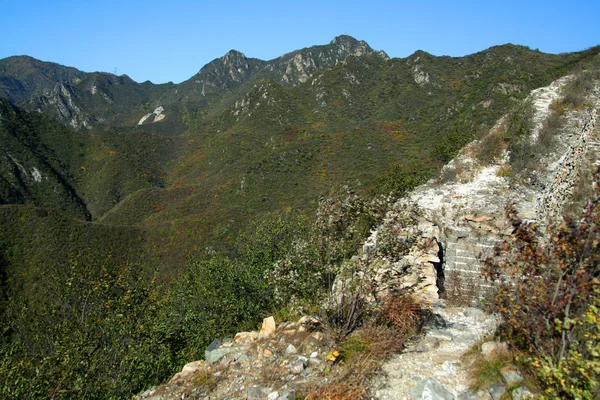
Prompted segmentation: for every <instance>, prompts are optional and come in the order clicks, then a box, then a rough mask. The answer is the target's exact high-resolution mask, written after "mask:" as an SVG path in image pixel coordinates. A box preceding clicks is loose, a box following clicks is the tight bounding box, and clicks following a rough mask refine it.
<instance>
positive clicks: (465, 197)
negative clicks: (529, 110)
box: [410, 77, 600, 304]
mask: <svg viewBox="0 0 600 400" xmlns="http://www.w3.org/2000/svg"><path fill="white" fill-rule="evenodd" d="M570 79H572V78H571V77H565V78H561V79H559V80H558V81H556V82H554V83H552V84H551V85H550V86H548V87H545V88H540V89H537V90H534V91H533V92H532V93H531V95H530V99H531V100H532V102H533V106H534V110H535V115H534V117H533V120H534V129H533V132H532V135H531V140H535V139H536V138H537V135H538V134H539V131H540V129H542V124H543V121H544V120H545V119H546V118H547V116H548V115H549V113H550V110H549V108H550V106H551V104H552V103H553V102H554V101H555V100H556V99H557V98H559V96H560V93H561V89H562V87H563V86H564V85H565V84H567V83H568V82H569V80H570ZM589 104H590V106H588V107H585V108H584V109H579V110H570V111H568V115H566V118H565V120H566V123H565V126H564V128H563V129H562V130H561V132H560V135H559V137H557V138H555V141H556V144H555V150H554V151H552V152H550V153H549V154H547V155H546V156H545V157H544V159H543V160H541V161H540V162H539V165H538V166H537V167H536V169H535V170H534V171H530V176H534V177H535V180H534V181H531V179H530V180H529V182H528V181H523V180H518V179H514V178H512V177H509V176H505V175H504V174H503V170H505V169H508V168H509V167H508V154H506V153H505V154H504V155H503V156H502V157H499V159H498V161H497V162H495V163H492V164H491V165H488V166H482V165H480V163H479V162H478V161H477V160H476V159H475V158H474V157H473V154H474V153H476V148H477V146H479V145H480V144H479V142H474V143H472V144H471V145H469V146H467V147H466V148H465V149H463V150H462V151H461V152H460V154H459V156H458V157H456V158H455V159H454V160H452V161H451V162H450V163H449V164H448V165H447V166H445V167H444V169H443V170H442V173H441V175H440V176H444V175H447V173H448V171H452V172H453V173H454V174H455V177H454V178H453V179H451V180H449V181H448V182H445V183H439V182H438V181H431V182H429V183H427V184H426V185H423V186H421V187H419V188H417V189H416V190H415V191H414V192H413V193H412V194H411V195H410V201H412V202H414V203H415V204H417V205H418V206H419V207H420V208H421V209H422V210H423V214H424V218H425V220H427V221H430V222H431V224H433V225H435V226H437V227H438V228H439V230H440V233H441V234H440V236H439V241H440V244H441V247H442V249H443V254H442V257H441V258H442V259H443V261H442V264H443V265H442V268H441V273H442V274H443V279H438V282H443V287H442V288H440V289H441V290H443V291H444V292H445V295H446V297H452V298H453V299H454V300H456V301H459V302H466V301H467V300H468V299H470V300H471V302H472V303H473V304H476V303H478V301H479V300H481V299H482V298H484V297H485V295H486V293H487V292H488V291H489V290H488V289H489V288H490V286H489V283H487V282H485V280H484V279H482V275H481V266H482V261H483V260H484V259H485V258H487V256H490V255H491V254H492V251H493V249H494V247H495V246H496V245H497V244H499V243H500V242H501V241H502V240H503V239H504V238H505V237H506V236H507V235H510V234H511V233H512V230H513V227H512V226H511V225H510V224H509V222H508V221H506V219H505V216H504V212H505V208H506V206H507V205H508V204H509V203H512V204H514V206H515V208H516V210H517V211H518V213H519V216H520V217H521V218H523V220H524V221H525V222H527V221H537V222H538V223H541V224H546V223H548V222H552V221H556V220H557V219H558V218H559V217H560V216H561V215H562V210H563V208H564V206H565V204H567V203H568V202H569V200H570V198H571V195H572V193H573V188H574V186H575V183H576V181H577V180H578V179H579V177H580V176H581V175H582V174H583V173H584V172H585V171H584V169H585V168H589V167H590V166H589V165H587V164H585V163H584V160H589V159H592V160H594V161H593V164H595V165H598V164H599V161H598V155H597V154H596V153H595V152H596V149H597V148H598V134H597V131H598V130H597V128H596V118H597V113H598V105H599V104H600V99H599V97H598V90H596V91H595V92H594V93H592V94H591V95H590V102H589ZM503 123H504V122H503V120H501V121H500V122H499V123H498V125H497V126H496V127H495V128H494V129H499V128H498V127H499V126H501V125H502V124H503ZM592 153H594V154H592Z"/></svg>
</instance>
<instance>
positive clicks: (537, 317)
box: [486, 171, 600, 398]
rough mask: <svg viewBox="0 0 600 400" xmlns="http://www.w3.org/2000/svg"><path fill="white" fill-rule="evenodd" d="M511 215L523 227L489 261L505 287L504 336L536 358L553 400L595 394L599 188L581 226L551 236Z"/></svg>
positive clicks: (501, 305)
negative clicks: (544, 234)
mask: <svg viewBox="0 0 600 400" xmlns="http://www.w3.org/2000/svg"><path fill="white" fill-rule="evenodd" d="M599 174H600V171H599V172H598V173H597V175H596V180H598V178H599V177H600V175H599ZM507 216H508V218H509V219H510V220H511V221H512V223H513V226H518V229H517V230H516V232H515V235H513V237H512V238H511V239H508V240H507V241H505V242H504V243H503V244H502V245H501V246H500V247H499V248H498V249H497V250H496V252H495V256H494V257H492V258H490V259H488V260H487V261H486V270H487V273H488V276H489V277H491V278H492V279H493V280H495V281H497V282H499V283H500V286H499V291H498V295H497V297H496V299H495V301H494V302H493V303H492V305H491V311H493V312H498V313H500V314H501V315H502V317H503V321H504V324H503V327H502V331H501V332H502V334H504V335H506V336H507V337H508V338H509V339H510V340H512V341H513V342H514V344H515V345H516V346H517V347H518V348H519V349H521V350H523V351H525V352H526V353H527V354H529V355H530V358H529V361H530V366H531V367H532V368H533V369H534V371H535V372H536V374H537V375H538V377H539V379H540V383H541V386H542V387H543V388H544V390H545V393H546V394H547V396H548V397H549V398H572V397H577V398H592V397H594V396H597V395H598V394H599V393H600V392H599V390H600V389H599V386H598V384H599V382H600V381H599V379H600V364H599V357H600V330H599V329H598V328H599V325H598V319H597V318H598V305H599V298H600V297H599V294H600V280H599V277H600V189H599V188H598V186H597V185H596V188H595V192H594V195H593V197H592V200H591V201H590V203H589V206H588V207H587V209H586V211H585V212H584V213H583V215H582V217H581V220H580V222H573V221H571V220H568V219H565V221H564V222H563V223H561V224H560V225H554V226H551V227H549V228H548V234H547V235H546V236H543V235H541V234H540V232H539V231H538V228H537V226H536V225H534V224H530V225H525V224H522V223H521V222H520V221H519V219H518V217H517V215H516V213H515V211H514V209H513V208H509V209H508V212H507ZM544 237H547V239H544Z"/></svg>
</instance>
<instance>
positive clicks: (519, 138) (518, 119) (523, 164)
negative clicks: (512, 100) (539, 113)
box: [505, 100, 536, 174]
mask: <svg viewBox="0 0 600 400" xmlns="http://www.w3.org/2000/svg"><path fill="white" fill-rule="evenodd" d="M532 129H533V103H532V102H531V101H530V100H526V101H524V102H523V103H520V104H519V105H518V106H517V107H515V108H514V109H513V110H512V111H511V113H510V114H509V117H508V121H507V126H506V132H505V138H506V140H507V141H508V150H509V160H510V165H511V167H512V170H513V171H514V172H515V173H516V174H519V173H520V172H521V171H523V170H525V169H529V168H531V167H532V166H533V165H535V160H536V157H535V155H536V150H535V148H534V147H533V145H532V143H531V140H530V137H531V130H532Z"/></svg>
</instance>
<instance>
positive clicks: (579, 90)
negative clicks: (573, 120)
mask: <svg viewBox="0 0 600 400" xmlns="http://www.w3.org/2000/svg"><path fill="white" fill-rule="evenodd" d="M593 85H594V83H593V75H592V72H590V71H580V72H578V73H577V74H575V77H574V78H573V79H572V80H571V81H570V82H569V83H567V84H566V85H565V86H564V87H563V90H562V96H563V100H562V101H563V103H564V104H566V105H569V106H571V107H573V108H578V107H581V106H583V105H584V103H585V93H586V91H589V90H591V89H592V88H593Z"/></svg>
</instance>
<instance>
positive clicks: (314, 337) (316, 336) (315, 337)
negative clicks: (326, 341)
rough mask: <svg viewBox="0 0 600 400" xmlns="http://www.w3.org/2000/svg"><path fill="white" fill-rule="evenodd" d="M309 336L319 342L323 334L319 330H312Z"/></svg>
mask: <svg viewBox="0 0 600 400" xmlns="http://www.w3.org/2000/svg"><path fill="white" fill-rule="evenodd" d="M310 337H311V338H313V339H315V340H316V341H319V342H320V341H321V340H323V338H324V337H325V336H324V335H323V333H321V332H313V333H311V334H310Z"/></svg>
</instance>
